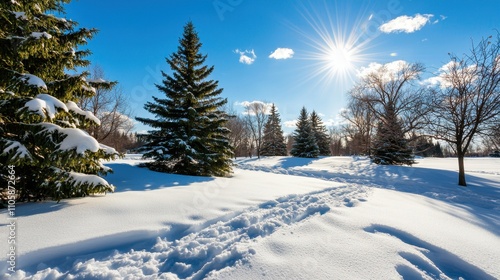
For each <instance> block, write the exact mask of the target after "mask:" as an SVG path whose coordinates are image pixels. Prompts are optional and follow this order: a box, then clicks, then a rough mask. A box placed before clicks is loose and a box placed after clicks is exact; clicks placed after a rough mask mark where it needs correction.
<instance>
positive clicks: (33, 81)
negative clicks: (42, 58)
mask: <svg viewBox="0 0 500 280" xmlns="http://www.w3.org/2000/svg"><path fill="white" fill-rule="evenodd" d="M21 79H22V80H23V81H24V82H25V83H26V84H28V85H30V86H36V87H39V88H43V89H45V90H46V89H47V85H46V84H45V82H44V81H43V80H42V79H40V78H39V77H37V76H35V75H33V74H22V77H21Z"/></svg>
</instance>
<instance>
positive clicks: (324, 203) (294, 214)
mask: <svg viewBox="0 0 500 280" xmlns="http://www.w3.org/2000/svg"><path fill="white" fill-rule="evenodd" d="M367 190H368V188H367V187H360V186H353V185H346V186H340V187H333V188H329V189H324V190H320V191H316V192H312V193H308V194H302V195H297V194H293V195H288V196H285V197H281V198H278V199H275V200H270V201H267V202H264V203H262V204H260V205H258V206H255V207H251V208H249V209H246V210H245V211H243V212H240V213H238V214H236V215H234V216H232V217H225V218H222V219H219V220H213V221H209V222H207V223H205V224H203V225H201V226H198V227H196V228H192V229H191V230H189V231H192V233H189V234H187V235H185V236H183V237H181V236H177V239H176V240H173V241H170V240H168V239H167V238H160V237H158V238H157V241H156V244H155V245H154V246H153V248H148V249H143V250H140V251H137V250H130V251H128V252H124V253H121V252H118V251H115V252H114V253H112V254H110V255H108V256H105V257H101V258H98V259H96V258H92V259H87V260H81V259H80V260H79V259H76V260H75V259H73V260H68V261H67V262H69V263H71V265H70V267H71V269H69V271H59V270H58V269H57V268H47V269H45V270H42V271H38V272H37V273H36V274H35V275H31V276H29V275H27V274H26V273H24V272H20V274H18V275H19V276H21V277H20V279H21V278H22V279H46V278H69V279H73V278H78V279H79V278H85V279H123V278H126V279H203V278H205V277H207V276H210V275H212V274H213V273H216V272H217V271H221V270H223V269H225V268H228V267H234V266H238V265H241V264H243V263H245V262H246V261H247V260H248V258H249V257H250V256H251V255H253V254H255V253H256V252H255V250H254V249H252V246H251V245H252V242H253V241H254V240H255V239H257V238H262V237H265V236H268V235H270V234H273V233H274V232H276V231H277V230H278V229H280V228H283V227H286V226H289V225H292V224H295V223H299V222H301V221H303V220H306V219H308V218H310V217H312V216H315V215H323V214H325V213H327V212H328V211H330V209H331V208H332V207H343V206H344V207H352V206H355V205H356V204H357V203H358V202H362V201H365V197H366V192H367ZM189 231H188V232H189ZM174 236H175V235H174Z"/></svg>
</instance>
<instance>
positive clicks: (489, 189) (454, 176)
mask: <svg viewBox="0 0 500 280" xmlns="http://www.w3.org/2000/svg"><path fill="white" fill-rule="evenodd" d="M321 159H323V158H316V159H309V158H294V157H283V158H280V159H278V161H277V162H278V164H276V165H274V166H259V165H258V164H257V165H249V164H246V163H247V162H241V163H243V164H240V165H239V167H240V168H243V169H250V170H259V171H265V172H272V173H278V174H287V175H296V176H304V177H312V178H318V179H322V180H328V181H333V182H340V183H346V184H359V185H364V186H370V187H375V188H382V189H390V190H395V191H400V192H406V193H412V194H418V195H422V196H426V197H429V198H431V199H436V200H440V201H443V202H446V203H449V204H451V205H452V206H455V207H458V208H461V209H463V210H466V211H467V212H469V213H470V214H471V215H472V216H474V217H476V219H475V220H474V223H475V224H476V225H478V226H481V227H483V228H485V229H487V230H489V231H490V232H492V233H494V234H495V235H497V236H500V204H499V201H500V182H499V181H498V179H496V180H495V179H488V177H489V176H490V175H487V174H486V176H485V174H481V175H480V176H476V175H475V174H477V173H474V172H466V179H467V184H468V186H467V187H460V186H458V172H457V171H451V170H441V169H434V168H425V167H418V164H417V165H415V166H391V165H377V164H374V163H370V162H369V159H367V158H364V159H360V158H357V157H353V158H352V160H353V161H352V162H351V163H350V164H348V165H346V166H343V167H337V166H332V168H325V165H322V167H321V170H320V169H318V168H315V167H314V161H316V160H321ZM308 165H311V166H310V167H308ZM491 176H495V175H491ZM430 203H432V200H430ZM434 206H435V207H441V206H438V204H434ZM440 210H442V211H446V212H447V213H449V214H450V215H458V214H456V213H455V212H454V211H453V209H451V208H446V209H444V208H443V207H441V209H440Z"/></svg>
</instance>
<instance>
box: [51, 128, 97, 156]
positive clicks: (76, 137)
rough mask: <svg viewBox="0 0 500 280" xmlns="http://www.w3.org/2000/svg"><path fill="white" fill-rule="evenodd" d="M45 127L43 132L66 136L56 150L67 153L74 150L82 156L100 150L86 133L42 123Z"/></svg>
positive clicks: (95, 141)
mask: <svg viewBox="0 0 500 280" xmlns="http://www.w3.org/2000/svg"><path fill="white" fill-rule="evenodd" d="M42 125H43V126H44V127H45V129H44V130H43V132H54V131H57V132H59V133H61V134H64V135H66V138H64V140H63V141H62V142H61V143H60V144H59V148H58V150H60V151H68V150H72V149H75V150H76V152H77V153H78V154H83V153H85V151H91V152H94V153H95V152H97V151H98V150H99V149H100V147H101V146H100V144H99V142H97V140H95V139H94V137H92V136H90V135H89V134H88V133H87V132H85V131H83V130H81V129H78V128H63V127H60V126H58V125H56V124H53V123H42Z"/></svg>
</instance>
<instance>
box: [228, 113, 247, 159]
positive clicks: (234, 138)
mask: <svg viewBox="0 0 500 280" xmlns="http://www.w3.org/2000/svg"><path fill="white" fill-rule="evenodd" d="M224 111H226V112H227V113H228V115H229V116H230V118H229V121H228V122H227V123H226V126H227V128H228V129H229V130H230V131H231V133H230V134H229V142H230V143H231V146H232V147H233V148H234V157H235V158H236V157H239V156H247V155H248V153H249V149H250V143H249V142H250V130H249V129H248V126H247V124H246V121H245V119H244V118H243V117H241V115H238V114H237V112H236V111H235V110H234V108H232V107H226V108H224Z"/></svg>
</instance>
